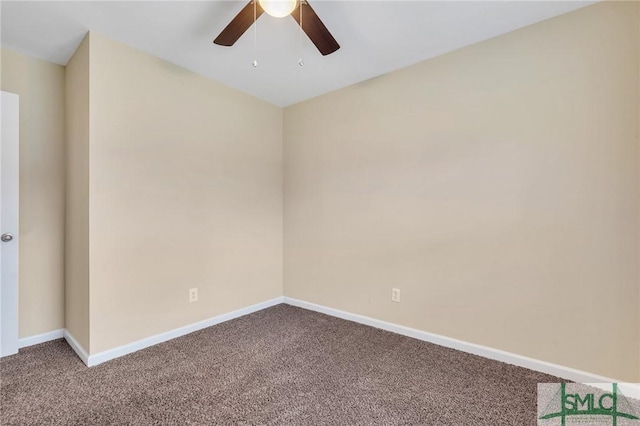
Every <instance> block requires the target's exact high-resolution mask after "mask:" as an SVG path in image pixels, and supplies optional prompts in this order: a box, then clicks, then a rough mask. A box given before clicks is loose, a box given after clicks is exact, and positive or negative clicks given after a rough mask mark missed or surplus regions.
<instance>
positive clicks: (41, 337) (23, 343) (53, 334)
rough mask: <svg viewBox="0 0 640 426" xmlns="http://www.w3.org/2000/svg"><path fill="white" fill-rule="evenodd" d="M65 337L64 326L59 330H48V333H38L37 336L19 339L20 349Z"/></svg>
mask: <svg viewBox="0 0 640 426" xmlns="http://www.w3.org/2000/svg"><path fill="white" fill-rule="evenodd" d="M63 337H64V328H61V329H59V330H53V331H47V332H46V333H42V334H36V335H35V336H29V337H22V338H20V339H18V349H22V348H26V347H28V346H33V345H38V344H40V343H45V342H49V341H51V340H56V339H62V338H63Z"/></svg>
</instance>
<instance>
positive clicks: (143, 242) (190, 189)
mask: <svg viewBox="0 0 640 426" xmlns="http://www.w3.org/2000/svg"><path fill="white" fill-rule="evenodd" d="M90 44H91V45H90V53H91V69H90V79H91V138H90V189H89V198H90V265H91V268H90V283H91V284H90V287H91V291H90V299H91V301H90V306H91V309H90V317H91V319H90V323H91V326H90V328H91V346H90V352H91V353H92V354H93V353H97V352H101V351H104V350H107V349H110V348H113V347H116V346H119V345H123V344H126V343H130V342H133V341H136V340H139V339H142V338H145V337H148V336H151V335H154V334H157V333H160V332H164V331H168V330H171V329H174V328H176V327H180V326H183V325H187V324H190V323H193V322H196V321H199V320H204V319H207V318H210V317H212V316H214V315H218V314H222V313H226V312H229V311H232V310H235V309H239V308H243V307H246V306H249V305H252V304H255V303H259V302H262V301H265V300H268V299H271V298H274V297H278V296H281V295H282V109H280V108H278V107H275V106H273V105H270V104H268V103H266V102H263V101H260V100H258V99H256V98H253V97H251V96H248V95H245V94H242V93H240V92H238V91H236V90H233V89H230V88H228V87H226V86H223V85H221V84H219V83H216V82H214V81H211V80H208V79H206V78H204V77H201V76H198V75H196V74H194V73H191V72H189V71H186V70H184V69H182V68H179V67H177V66H174V65H171V64H169V63H167V62H164V61H161V60H159V59H158V58H155V57H153V56H150V55H147V54H144V53H141V52H139V51H137V50H135V49H132V48H130V47H127V46H125V45H123V44H120V43H117V42H114V41H110V40H108V39H106V38H104V37H102V36H99V35H96V34H94V33H92V34H91V43H90ZM192 287H197V288H198V290H199V301H198V302H196V303H192V304H190V303H189V300H188V290H189V289H190V288H192Z"/></svg>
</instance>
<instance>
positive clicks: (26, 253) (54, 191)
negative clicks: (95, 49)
mask: <svg viewBox="0 0 640 426" xmlns="http://www.w3.org/2000/svg"><path fill="white" fill-rule="evenodd" d="M1 52H2V63H1V67H0V68H1V76H2V77H1V79H0V80H1V83H0V87H1V89H2V90H4V91H7V92H12V93H17V94H18V95H19V96H20V218H19V220H20V234H19V237H20V253H19V256H20V267H19V268H20V269H19V283H18V285H19V320H18V321H19V336H20V337H28V336H33V335H36V334H40V333H45V332H48V331H52V330H57V329H60V328H63V327H64V165H65V161H64V95H65V93H64V67H62V66H60V65H55V64H52V63H49V62H45V61H41V60H38V59H34V58H30V57H28V56H24V55H22V54H19V53H16V52H13V51H10V50H6V49H2V51H1Z"/></svg>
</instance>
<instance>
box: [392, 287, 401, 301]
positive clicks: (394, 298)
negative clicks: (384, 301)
mask: <svg viewBox="0 0 640 426" xmlns="http://www.w3.org/2000/svg"><path fill="white" fill-rule="evenodd" d="M391 301H392V302H400V289H399V288H392V289H391Z"/></svg>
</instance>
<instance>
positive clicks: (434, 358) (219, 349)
mask: <svg viewBox="0 0 640 426" xmlns="http://www.w3.org/2000/svg"><path fill="white" fill-rule="evenodd" d="M0 368H1V370H0V372H1V380H2V382H1V392H0V394H1V395H0V396H1V400H0V402H1V404H2V405H1V406H0V408H1V412H0V423H1V424H2V425H5V426H6V425H35V424H39V425H109V424H117V425H124V424H132V425H151V424H175V425H183V424H192V425H196V424H197V425H213V424H271V425H280V424H295V425H307V424H323V425H328V424H331V425H394V424H403V425H408V424H412V425H417V424H422V425H465V426H467V425H473V426H478V425H491V426H497V425H518V426H520V425H535V424H536V389H537V383H538V382H558V381H559V379H557V378H555V377H553V376H548V375H545V374H540V373H536V372H533V371H530V370H527V369H524V368H519V367H514V366H511V365H507V364H503V363H500V362H496V361H491V360H487V359H484V358H481V357H478V356H474V355H469V354H465V353H463V352H458V351H455V350H452V349H447V348H443V347H440V346H436V345H433V344H429V343H425V342H421V341H418V340H414V339H410V338H407V337H403V336H399V335H396V334H393V333H389V332H386V331H382V330H378V329H375V328H371V327H367V326H363V325H359V324H355V323H352V322H349V321H344V320H341V319H336V318H332V317H329V316H326V315H322V314H318V313H315V312H310V311H306V310H303V309H299V308H295V307H291V306H288V305H278V306H275V307H273V308H269V309H266V310H264V311H260V312H257V313H254V314H251V315H248V316H245V317H242V318H239V319H236V320H232V321H229V322H226V323H223V324H220V325H216V326H214V327H210V328H208V329H205V330H202V331H199V332H196V333H193V334H190V335H188V336H184V337H181V338H178V339H175V340H172V341H170V342H166V343H163V344H160V345H157V346H154V347H151V348H148V349H145V350H142V351H139V352H137V353H134V354H131V355H128V356H125V357H122V358H119V359H116V360H113V361H110V362H107V363H105V364H101V365H98V366H96V367H92V368H87V367H85V366H84V364H82V362H81V361H80V360H79V359H78V358H77V357H76V355H75V354H74V353H73V351H72V350H71V348H70V347H69V346H68V345H67V344H66V343H65V342H64V341H63V340H57V341H54V342H49V343H44V344H42V345H38V346H33V347H30V348H26V349H23V350H21V351H20V353H19V354H18V355H14V356H11V357H7V358H4V359H2V361H1V362H0Z"/></svg>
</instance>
